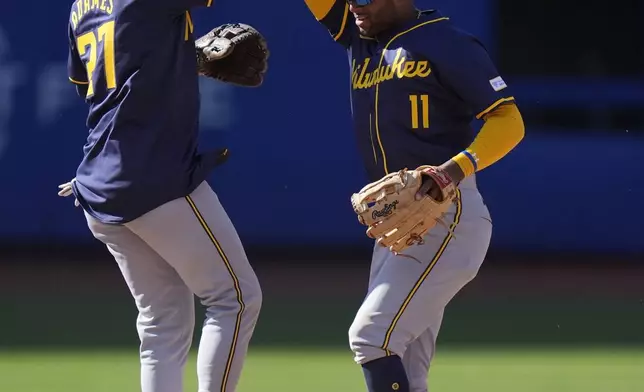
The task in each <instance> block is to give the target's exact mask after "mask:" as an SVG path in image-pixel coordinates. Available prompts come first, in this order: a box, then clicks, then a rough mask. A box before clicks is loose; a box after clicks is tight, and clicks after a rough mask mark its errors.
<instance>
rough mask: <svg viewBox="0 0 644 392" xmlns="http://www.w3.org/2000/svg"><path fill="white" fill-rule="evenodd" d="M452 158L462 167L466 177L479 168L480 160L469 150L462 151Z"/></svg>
mask: <svg viewBox="0 0 644 392" xmlns="http://www.w3.org/2000/svg"><path fill="white" fill-rule="evenodd" d="M452 160H453V161H454V162H456V164H457V165H458V166H459V167H460V168H461V170H462V171H463V174H465V177H467V176H470V175H472V174H474V173H476V170H477V169H478V160H477V159H476V156H475V155H474V154H472V153H470V152H469V151H467V150H463V151H461V152H460V153H458V155H456V156H455V157H454V158H452Z"/></svg>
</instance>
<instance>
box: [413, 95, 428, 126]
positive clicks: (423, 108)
mask: <svg viewBox="0 0 644 392" xmlns="http://www.w3.org/2000/svg"><path fill="white" fill-rule="evenodd" d="M419 101H420V102H419ZM409 102H410V103H411V128H412V129H418V128H419V123H420V124H422V127H423V128H424V129H427V128H429V95H427V94H422V95H416V94H410V95H409ZM419 103H420V110H419V107H418V106H419Z"/></svg>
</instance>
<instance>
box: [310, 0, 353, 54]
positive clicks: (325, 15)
mask: <svg viewBox="0 0 644 392" xmlns="http://www.w3.org/2000/svg"><path fill="white" fill-rule="evenodd" d="M304 2H305V3H306V5H307V7H309V10H311V13H313V16H314V17H315V19H317V21H318V22H320V23H321V24H323V25H324V26H325V27H326V28H327V30H329V33H330V34H331V37H333V40H335V41H336V42H338V43H340V44H342V45H344V46H348V45H349V42H350V35H351V31H352V30H353V28H354V26H355V25H354V23H353V20H354V19H353V15H352V14H351V13H350V12H349V3H348V2H347V1H346V0H304Z"/></svg>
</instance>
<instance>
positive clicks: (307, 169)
mask: <svg viewBox="0 0 644 392" xmlns="http://www.w3.org/2000/svg"><path fill="white" fill-rule="evenodd" d="M216 1H217V0H216ZM67 3H68V2H63V4H61V3H60V2H41V3H40V4H38V5H37V6H35V5H34V3H33V2H19V1H9V2H3V4H2V5H1V6H0V186H1V192H0V217H1V218H2V219H0V240H1V241H5V242H11V241H21V242H23V241H26V242H28V241H39V242H42V241H56V242H63V241H64V242H74V241H77V242H89V241H92V238H91V237H90V235H89V232H88V230H87V228H86V226H85V221H84V219H83V216H82V214H81V212H80V210H78V209H75V208H74V207H73V203H72V200H70V199H62V198H59V197H58V196H57V195H56V191H57V185H58V184H60V183H61V182H64V181H66V180H69V179H70V178H71V177H72V176H73V175H74V172H75V168H76V165H77V163H78V162H79V160H80V158H81V149H82V145H83V143H84V140H85V137H86V132H87V131H86V129H85V127H84V123H85V115H86V107H85V105H84V103H83V102H82V101H81V100H80V99H79V98H78V97H77V96H76V95H75V92H74V91H73V87H72V86H71V84H69V83H68V82H67V77H66V71H65V62H66V58H67V38H66V28H67V17H68V7H67ZM287 3H288V4H291V5H290V6H289V5H287ZM457 3H458V4H457ZM275 4H278V6H277V7H278V8H279V12H278V13H277V14H276V15H275V16H270V17H269V16H268V15H269V14H271V13H273V12H274V10H273V8H274V7H275ZM419 4H420V5H423V6H425V5H428V6H429V5H431V4H435V5H438V6H440V8H441V9H442V11H443V12H444V13H446V14H448V15H450V16H451V17H452V19H453V20H454V21H455V22H456V23H458V24H460V25H462V26H463V27H464V28H466V29H468V30H470V31H472V32H473V33H475V34H477V35H478V36H479V37H481V39H482V40H483V41H484V42H485V43H486V44H487V46H488V47H489V49H490V51H491V52H492V54H493V55H494V54H495V53H496V50H497V48H496V47H495V42H494V24H495V20H494V18H493V17H492V15H494V9H493V5H494V3H493V2H488V1H483V0H461V1H459V2H453V1H452V2H449V1H446V0H445V1H433V2H430V1H424V2H419ZM39 15H40V16H39ZM194 19H195V25H196V32H197V34H201V33H204V32H206V31H207V30H209V29H210V28H211V27H213V26H214V25H216V24H220V23H223V22H227V21H244V22H246V23H250V24H252V25H255V26H256V27H257V28H259V29H260V30H261V31H262V32H263V33H264V34H265V35H266V37H267V39H268V42H269V44H270V49H271V54H272V55H271V58H270V71H269V74H268V77H267V79H266V82H265V84H264V85H263V87H261V88H260V89H252V90H245V89H239V88H235V87H231V86H227V85H223V84H218V83H214V82H209V81H206V80H203V81H202V96H203V97H202V98H203V106H202V112H203V113H202V125H203V129H202V131H203V138H202V144H203V148H213V147H218V146H222V145H226V146H228V147H229V148H230V149H231V159H230V160H229V162H228V163H227V164H226V165H225V166H223V167H221V168H219V169H217V170H216V171H215V172H214V173H213V175H212V177H211V180H212V181H211V184H212V185H213V187H214V188H215V189H216V191H217V192H218V193H219V195H220V197H221V199H222V201H223V203H224V206H225V207H226V209H227V210H228V212H229V214H230V215H231V218H232V219H233V221H234V222H235V223H236V225H237V228H238V230H239V232H240V234H241V236H242V238H243V239H244V241H246V242H247V243H249V244H250V243H253V244H258V245H261V244H275V245H279V244H287V243H293V242H298V243H310V244H319V245H322V244H327V243H328V244H329V247H332V246H333V244H336V243H342V244H352V243H355V244H368V242H367V239H366V238H365V236H364V235H363V229H362V227H361V226H359V225H358V224H357V221H356V219H355V216H354V214H353V213H352V211H351V208H350V204H349V196H350V194H351V193H352V192H353V191H355V190H357V189H359V188H360V187H362V186H363V185H364V183H365V181H366V180H365V178H364V177H363V173H362V168H361V166H360V161H359V160H358V158H357V154H356V151H355V145H354V141H353V135H352V131H351V128H350V113H349V100H348V88H347V86H348V85H347V82H348V78H349V73H348V68H347V65H348V63H347V60H346V57H345V54H344V52H343V51H342V50H341V48H339V47H337V46H336V45H335V44H334V43H333V42H332V41H331V40H330V38H329V37H328V34H327V32H326V31H325V30H324V29H323V28H321V27H320V26H318V25H317V23H316V22H315V21H314V19H313V18H312V16H311V15H310V14H309V13H308V10H307V9H306V7H305V5H304V3H303V2H302V1H294V2H284V4H282V2H277V3H276V2H267V1H260V0H252V1H246V2H243V4H241V5H240V4H238V3H237V2H233V1H224V0H221V1H219V2H218V3H217V4H216V5H215V8H214V9H213V10H200V11H198V12H195V14H194ZM26 20H29V24H26V22H25V21H26ZM544 61H547V59H544ZM506 81H508V82H509V83H510V84H511V85H513V86H514V88H515V92H516V96H517V98H518V101H519V104H520V106H521V107H522V108H524V109H526V113H529V109H530V108H531V107H537V106H539V105H541V106H545V105H559V106H570V107H575V106H580V105H582V106H583V105H593V104H601V106H602V107H606V106H610V105H641V103H642V102H644V89H643V86H644V84H643V83H642V81H633V82H631V81H629V80H620V81H614V80H592V81H580V80H578V79H577V80H575V79H553V78H549V79H545V78H543V79H541V78H531V79H523V78H518V77H512V76H508V77H506ZM161 110H162V109H161ZM525 120H526V123H527V136H526V139H525V140H524V142H523V143H522V144H521V145H520V146H519V147H518V148H517V149H516V150H515V151H513V152H512V153H511V154H510V155H509V156H507V157H506V158H504V159H503V160H502V161H501V162H499V163H498V164H497V165H495V166H493V167H491V168H489V169H487V170H485V171H484V172H482V173H481V174H480V175H479V184H480V187H481V190H482V193H483V195H484V197H485V198H486V200H487V203H488V204H489V207H490V210H491V212H492V215H493V218H494V220H495V226H496V230H495V232H494V236H493V246H495V247H499V248H501V247H502V248H514V249H525V250H571V251H575V250H584V251H606V250H621V251H632V252H637V251H640V252H641V251H644V241H642V240H641V237H642V234H644V223H643V222H644V209H643V208H642V207H641V206H640V203H641V201H642V200H643V199H644V182H643V181H642V174H641V171H642V169H643V168H644V164H643V163H642V162H643V161H642V159H641V158H640V157H639V156H638V155H639V154H641V153H642V152H643V151H644V138H643V137H642V133H639V134H637V133H635V132H628V131H627V130H624V132H610V133H602V132H592V133H591V132H571V130H569V129H561V130H556V129H555V130H553V129H540V128H538V127H536V126H532V125H531V120H530V117H529V115H528V114H526V118H525ZM638 135H639V136H638ZM573 156H577V158H573Z"/></svg>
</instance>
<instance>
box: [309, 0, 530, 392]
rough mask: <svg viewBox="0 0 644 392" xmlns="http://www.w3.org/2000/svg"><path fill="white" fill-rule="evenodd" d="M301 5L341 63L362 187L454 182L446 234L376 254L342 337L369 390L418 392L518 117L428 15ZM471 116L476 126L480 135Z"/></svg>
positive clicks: (323, 2) (477, 53) (487, 223)
mask: <svg viewBox="0 0 644 392" xmlns="http://www.w3.org/2000/svg"><path fill="white" fill-rule="evenodd" d="M305 2H306V4H307V5H308V7H309V8H310V10H311V12H312V13H313V15H314V16H315V18H316V19H317V20H318V21H319V22H320V23H322V24H323V25H324V26H325V27H326V28H327V29H328V31H329V32H330V34H331V36H332V38H333V39H334V40H335V41H336V42H337V43H338V44H340V45H341V46H342V47H344V48H345V49H346V51H347V54H348V56H349V63H350V67H351V69H350V72H351V78H350V81H351V105H352V113H353V128H354V131H355V136H356V138H357V141H358V146H359V150H360V151H359V152H360V154H361V156H362V159H363V162H364V165H365V168H366V172H367V175H368V178H369V181H378V180H380V179H381V178H383V176H385V175H387V174H389V173H392V172H395V171H399V170H401V169H404V168H417V167H420V166H422V165H432V166H436V167H438V169H439V170H440V171H441V172H442V173H445V174H446V175H447V176H448V177H450V178H451V179H452V180H453V181H454V182H455V183H457V184H458V191H457V193H458V195H459V197H458V198H457V199H456V202H455V203H454V204H453V205H452V206H451V207H450V209H449V211H448V212H447V214H446V216H445V217H444V219H445V221H446V222H447V226H449V227H442V226H441V225H437V226H435V227H434V228H432V229H431V230H430V231H429V233H427V235H426V236H425V237H424V238H422V241H420V242H419V244H418V245H415V246H411V247H410V248H409V254H407V255H399V254H397V253H395V252H392V251H390V249H388V248H386V247H383V246H380V245H379V244H376V245H375V246H374V251H373V258H372V262H371V272H370V277H369V285H368V292H367V294H366V296H365V298H364V301H363V303H362V305H361V307H360V308H359V309H358V311H357V314H356V316H355V319H354V321H353V323H352V325H351V327H350V328H349V343H350V347H351V350H352V351H353V353H354V355H355V361H356V362H357V363H358V364H360V365H361V366H362V370H363V373H364V376H365V381H366V385H367V387H368V390H369V391H370V392H385V391H398V392H408V391H414V392H421V391H427V379H428V375H429V367H430V362H431V361H432V358H433V356H434V353H435V351H436V347H435V346H436V338H437V336H438V333H439V330H440V326H441V321H442V319H443V314H444V310H445V307H446V305H447V304H448V303H449V302H450V300H451V299H452V298H453V297H454V295H455V294H457V293H458V292H459V291H460V290H461V289H462V288H463V287H464V286H465V285H466V284H467V283H468V282H470V281H471V280H472V279H473V278H474V277H475V276H476V275H477V273H478V270H479V267H480V266H481V264H482V263H483V260H484V258H485V255H486V253H487V250H488V245H489V243H490V238H491V234H492V221H491V218H490V214H489V212H488V209H487V207H486V205H485V203H484V202H483V198H482V197H481V194H480V193H479V191H478V190H477V185H476V180H475V173H476V172H478V171H480V170H482V169H484V168H486V167H488V166H490V165H491V164H493V163H494V162H496V161H498V160H499V159H501V158H502V157H503V156H505V155H506V154H507V153H508V152H509V151H511V150H512V149H513V148H514V147H515V146H516V145H517V144H518V143H519V142H520V141H521V140H522V138H523V135H524V125H523V120H522V118H521V115H520V113H519V110H518V108H517V106H516V104H515V99H514V97H513V96H512V95H511V93H510V88H509V87H508V86H507V85H506V83H505V82H504V80H503V78H502V77H501V76H500V74H499V72H498V71H497V69H496V67H495V65H494V63H493V62H492V60H491V59H490V57H489V56H488V54H487V52H486V50H485V48H484V46H483V45H482V44H481V42H479V41H478V40H477V39H476V38H475V37H474V36H472V35H470V34H468V33H466V32H464V31H462V30H460V29H458V28H457V27H455V26H454V25H453V24H452V22H451V21H450V19H449V17H447V16H444V15H442V14H441V13H440V12H439V11H438V10H426V11H421V10H419V9H417V8H416V6H415V5H414V3H413V0H353V1H346V0H305ZM475 118H476V119H483V120H484V124H483V126H482V128H481V129H480V131H479V132H478V133H477V132H475V130H474V129H473V127H472V125H471V123H472V121H473V120H474V119H475ZM436 187H437V185H436V183H435V182H433V183H432V182H429V183H428V186H427V187H423V191H424V190H425V189H427V193H428V194H431V193H432V192H434V190H435V189H436ZM419 196H420V195H419ZM403 256H411V257H403ZM414 260H415V261H414Z"/></svg>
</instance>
